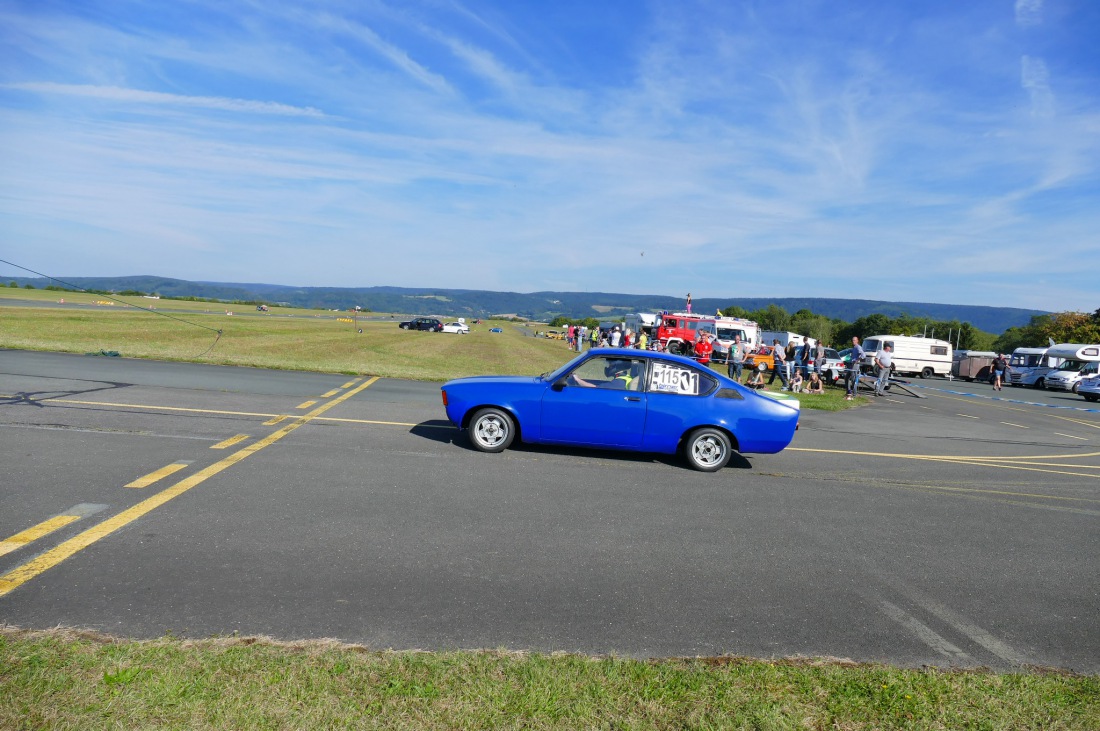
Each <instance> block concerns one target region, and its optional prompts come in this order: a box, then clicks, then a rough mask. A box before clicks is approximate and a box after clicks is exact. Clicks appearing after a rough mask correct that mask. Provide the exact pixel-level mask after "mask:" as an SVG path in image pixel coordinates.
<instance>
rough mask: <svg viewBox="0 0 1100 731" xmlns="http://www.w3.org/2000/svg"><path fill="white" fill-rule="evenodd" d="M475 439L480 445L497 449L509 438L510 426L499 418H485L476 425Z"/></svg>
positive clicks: (491, 416) (494, 416)
mask: <svg viewBox="0 0 1100 731" xmlns="http://www.w3.org/2000/svg"><path fill="white" fill-rule="evenodd" d="M474 437H475V438H476V439H477V441H478V443H479V444H482V445H484V446H486V447H490V448H491V447H496V446H497V445H499V444H500V443H501V442H503V441H504V440H505V439H507V438H508V425H507V424H505V423H504V420H503V419H501V418H500V417H499V416H496V415H489V416H485V417H483V418H481V419H478V421H477V424H475V425H474Z"/></svg>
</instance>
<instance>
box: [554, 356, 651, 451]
mask: <svg viewBox="0 0 1100 731" xmlns="http://www.w3.org/2000/svg"><path fill="white" fill-rule="evenodd" d="M612 361H615V362H623V361H627V362H629V364H630V373H631V374H632V376H631V379H630V381H629V384H630V385H629V386H628V387H626V388H623V387H622V385H621V381H620V383H616V382H615V381H616V379H615V378H613V377H611V375H610V368H611V367H612V363H611V362H612ZM645 368H646V361H645V359H644V358H624V357H623V356H616V357H608V356H596V357H592V358H589V359H587V360H585V361H583V362H582V363H580V364H579V365H578V366H577V368H575V369H574V370H573V371H572V372H570V373H569V374H567V375H566V376H565V377H564V378H562V379H559V381H558V383H559V384H561V385H560V386H555V387H551V388H548V389H546V392H545V394H544V395H543V398H542V437H541V440H540V441H543V442H549V443H554V444H572V445H577V446H582V447H614V448H618V449H638V448H640V447H641V444H642V434H643V433H644V429H645V418H646V393H645V391H644V389H643V385H644V381H645ZM578 379H579V380H578ZM584 383H587V384H590V385H583V384H584Z"/></svg>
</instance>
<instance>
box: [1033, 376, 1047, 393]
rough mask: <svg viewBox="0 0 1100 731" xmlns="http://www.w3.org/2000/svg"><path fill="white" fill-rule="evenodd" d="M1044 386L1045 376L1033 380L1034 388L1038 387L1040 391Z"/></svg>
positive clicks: (1045, 384)
mask: <svg viewBox="0 0 1100 731" xmlns="http://www.w3.org/2000/svg"><path fill="white" fill-rule="evenodd" d="M1046 387H1047V382H1046V379H1045V378H1040V379H1039V380H1038V381H1036V382H1035V388H1037V389H1039V390H1040V391H1042V390H1043V389H1045V388H1046Z"/></svg>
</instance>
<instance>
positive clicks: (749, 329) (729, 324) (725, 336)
mask: <svg viewBox="0 0 1100 731" xmlns="http://www.w3.org/2000/svg"><path fill="white" fill-rule="evenodd" d="M714 327H715V330H716V331H717V333H718V337H717V338H715V341H714V359H715V360H717V361H719V362H726V360H727V359H728V358H729V352H730V346H732V345H733V339H734V338H735V337H739V338H741V342H742V343H746V344H747V345H748V346H749V347H750V348H755V347H756V346H757V345H759V344H760V326H759V325H757V324H756V323H755V322H753V321H752V320H745V319H742V318H740V317H716V318H714Z"/></svg>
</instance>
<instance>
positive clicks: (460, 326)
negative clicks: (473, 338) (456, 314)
mask: <svg viewBox="0 0 1100 731" xmlns="http://www.w3.org/2000/svg"><path fill="white" fill-rule="evenodd" d="M443 332H445V333H458V334H459V335H469V334H470V326H469V325H467V324H466V323H464V322H448V323H446V324H445V325H444V326H443Z"/></svg>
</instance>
